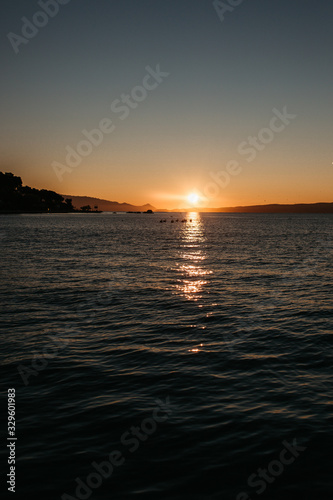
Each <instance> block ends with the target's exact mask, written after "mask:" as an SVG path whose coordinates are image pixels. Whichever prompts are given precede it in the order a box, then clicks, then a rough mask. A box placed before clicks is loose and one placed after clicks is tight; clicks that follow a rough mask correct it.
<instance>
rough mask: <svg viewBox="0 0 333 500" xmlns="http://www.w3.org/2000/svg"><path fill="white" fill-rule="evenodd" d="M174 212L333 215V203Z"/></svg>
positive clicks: (181, 210) (190, 209)
mask: <svg viewBox="0 0 333 500" xmlns="http://www.w3.org/2000/svg"><path fill="white" fill-rule="evenodd" d="M171 211H172V212H193V211H199V212H224V213H258V214H259V213H262V214H287V213H293V214H333V203H299V204H295V205H279V204H273V205H250V206H245V207H220V208H201V207H200V208H198V209H194V208H184V209H177V210H171Z"/></svg>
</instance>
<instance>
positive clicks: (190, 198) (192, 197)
mask: <svg viewBox="0 0 333 500" xmlns="http://www.w3.org/2000/svg"><path fill="white" fill-rule="evenodd" d="M187 201H188V202H189V203H191V205H196V204H197V203H198V201H199V196H198V195H197V194H196V193H191V194H189V195H188V197H187Z"/></svg>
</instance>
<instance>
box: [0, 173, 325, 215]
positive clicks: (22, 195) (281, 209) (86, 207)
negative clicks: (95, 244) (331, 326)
mask: <svg viewBox="0 0 333 500" xmlns="http://www.w3.org/2000/svg"><path fill="white" fill-rule="evenodd" d="M102 211H103V212H127V213H146V214H147V213H148V214H151V213H153V212H171V213H172V212H220V213H267V214H278V213H297V214H300V213H305V214H311V213H312V214H314V213H321V214H333V203H310V204H306V203H302V204H295V205H291V204H290V205H280V204H270V205H252V206H238V207H219V208H202V207H198V208H194V207H193V208H182V209H174V210H167V209H161V208H155V207H153V206H152V205H150V204H149V203H147V204H145V205H141V206H137V205H131V204H130V203H126V202H123V203H119V202H117V201H110V200H103V199H99V198H92V197H89V196H68V195H61V194H58V193H55V192H54V191H49V190H47V189H35V188H31V187H29V186H23V184H22V179H21V177H18V176H15V175H14V174H12V173H10V172H6V173H2V172H0V213H1V214H13V213H77V212H81V213H100V212H102Z"/></svg>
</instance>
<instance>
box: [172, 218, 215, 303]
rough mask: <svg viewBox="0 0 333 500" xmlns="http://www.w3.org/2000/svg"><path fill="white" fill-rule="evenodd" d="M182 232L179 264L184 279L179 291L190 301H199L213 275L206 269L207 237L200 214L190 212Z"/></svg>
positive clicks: (178, 286) (180, 280) (179, 285)
mask: <svg viewBox="0 0 333 500" xmlns="http://www.w3.org/2000/svg"><path fill="white" fill-rule="evenodd" d="M182 231H183V233H182V252H181V259H182V260H181V262H180V263H179V271H180V272H181V274H182V279H179V280H178V282H179V284H178V285H177V289H178V290H179V292H180V293H181V294H182V295H183V296H184V297H186V298H187V299H188V300H194V301H198V300H199V298H200V296H201V295H200V292H202V290H203V287H204V286H205V285H206V284H207V279H206V277H207V275H209V274H211V271H209V270H207V269H205V267H204V261H205V259H206V253H205V242H206V237H205V235H204V230H203V225H202V220H201V217H200V214H199V213H197V212H190V213H189V214H188V215H187V222H186V223H185V224H184V225H183V227H182Z"/></svg>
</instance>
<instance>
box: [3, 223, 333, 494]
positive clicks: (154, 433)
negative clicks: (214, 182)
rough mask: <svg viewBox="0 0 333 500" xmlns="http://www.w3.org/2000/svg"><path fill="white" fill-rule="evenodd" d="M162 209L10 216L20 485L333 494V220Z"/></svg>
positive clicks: (30, 488) (7, 294)
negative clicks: (149, 212)
mask: <svg viewBox="0 0 333 500" xmlns="http://www.w3.org/2000/svg"><path fill="white" fill-rule="evenodd" d="M177 216H178V215H177V214H175V215H174V218H176V217H177ZM160 217H161V216H159V215H157V214H155V215H131V214H123V215H120V214H118V215H115V214H96V215H81V214H74V215H36V216H32V215H31V216H30V215H27V216H5V217H1V220H0V222H1V229H0V245H1V248H2V253H1V275H2V280H1V283H2V284H1V309H2V321H1V325H2V334H1V346H2V349H1V384H2V396H3V397H2V400H3V401H4V403H6V401H5V400H6V397H7V389H8V388H10V387H14V388H15V389H16V407H17V415H16V419H17V423H16V425H17V433H16V435H17V438H18V440H17V445H16V454H17V463H16V481H17V485H16V486H17V487H16V489H17V493H16V496H14V495H12V497H13V498H21V497H22V498H35V499H39V498H41V499H60V498H64V499H68V498H72V499H73V498H94V499H108V500H109V499H110V500H111V499H116V500H118V499H130V500H135V499H137V500H146V499H147V500H150V499H154V500H155V499H168V500H169V499H172V500H178V499H179V500H182V499H186V500H187V499H211V500H215V499H216V500H217V499H218V500H223V499H236V498H237V499H238V500H245V499H247V498H251V499H256V498H262V499H287V500H288V499H298V498H300V499H309V500H310V499H311V500H312V499H320V500H326V499H331V498H332V483H333V481H332V479H331V476H332V430H333V397H332V361H333V356H332V326H333V318H332V274H333V273H332V249H333V225H332V222H333V217H332V216H330V215H242V214H240V215H233V214H232V215H222V214H201V215H199V214H190V215H189V216H188V217H187V218H188V219H190V218H192V222H187V223H181V222H178V223H174V224H172V223H170V219H169V217H170V216H169V215H167V218H168V219H167V220H168V222H167V223H165V224H161V223H160ZM180 217H182V215H181V216H180ZM5 420H6V408H5V409H4V412H3V413H2V424H3V425H2V426H1V430H2V431H4V433H3V437H4V440H2V441H1V442H2V447H1V454H2V455H1V456H2V458H3V459H4V461H3V462H2V463H3V465H4V468H3V472H4V474H3V476H2V478H3V481H2V485H1V488H2V490H3V493H4V494H6V489H7V487H6V485H5V479H4V477H5V474H7V472H8V470H7V469H8V465H7V464H6V463H5V461H6V460H7V455H8V451H7V450H6V447H5V446H6V441H5V439H6V438H7V435H6V421H5ZM135 434H136V436H135ZM295 440H296V441H295ZM286 442H287V445H286ZM293 443H294V445H296V449H295V448H291V451H290V446H291V445H292V444H293ZM286 446H287V448H286ZM288 446H289V450H288ZM284 449H286V451H285V452H283V450H284ZM116 450H117V451H118V453H113V454H112V452H115V451H116ZM297 450H298V451H297ZM281 453H282V455H281ZM110 454H111V455H110ZM282 457H283V458H284V465H283V463H282ZM110 460H112V461H113V465H111V464H110ZM105 461H108V462H109V465H108V464H104V465H103V467H104V468H103V469H102V472H103V473H104V475H105V476H107V475H109V476H110V477H109V478H106V477H105V478H102V477H101V472H99V475H98V473H96V467H98V465H97V464H100V463H101V462H105ZM94 462H95V467H94V466H93V465H92V464H93V463H94ZM285 462H288V463H285ZM281 464H282V465H281ZM259 468H261V469H266V470H267V471H266V472H265V471H264V472H259V471H258V469H259ZM96 474H97V475H96ZM259 474H266V475H265V476H263V477H259ZM250 476H252V478H251V479H250V484H248V479H249V478H250ZM77 478H80V479H81V480H82V481H83V482H84V483H85V484H87V480H88V482H90V488H89V489H86V487H83V486H82V483H80V484H81V489H80V488H79V489H78V490H77V491H76V488H77V485H78V483H77ZM266 478H267V479H266ZM96 486H98V487H96ZM263 490H264V491H263ZM242 492H247V494H246V493H242ZM65 493H66V494H67V495H68V496H66V495H65ZM62 495H63V496H62Z"/></svg>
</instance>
